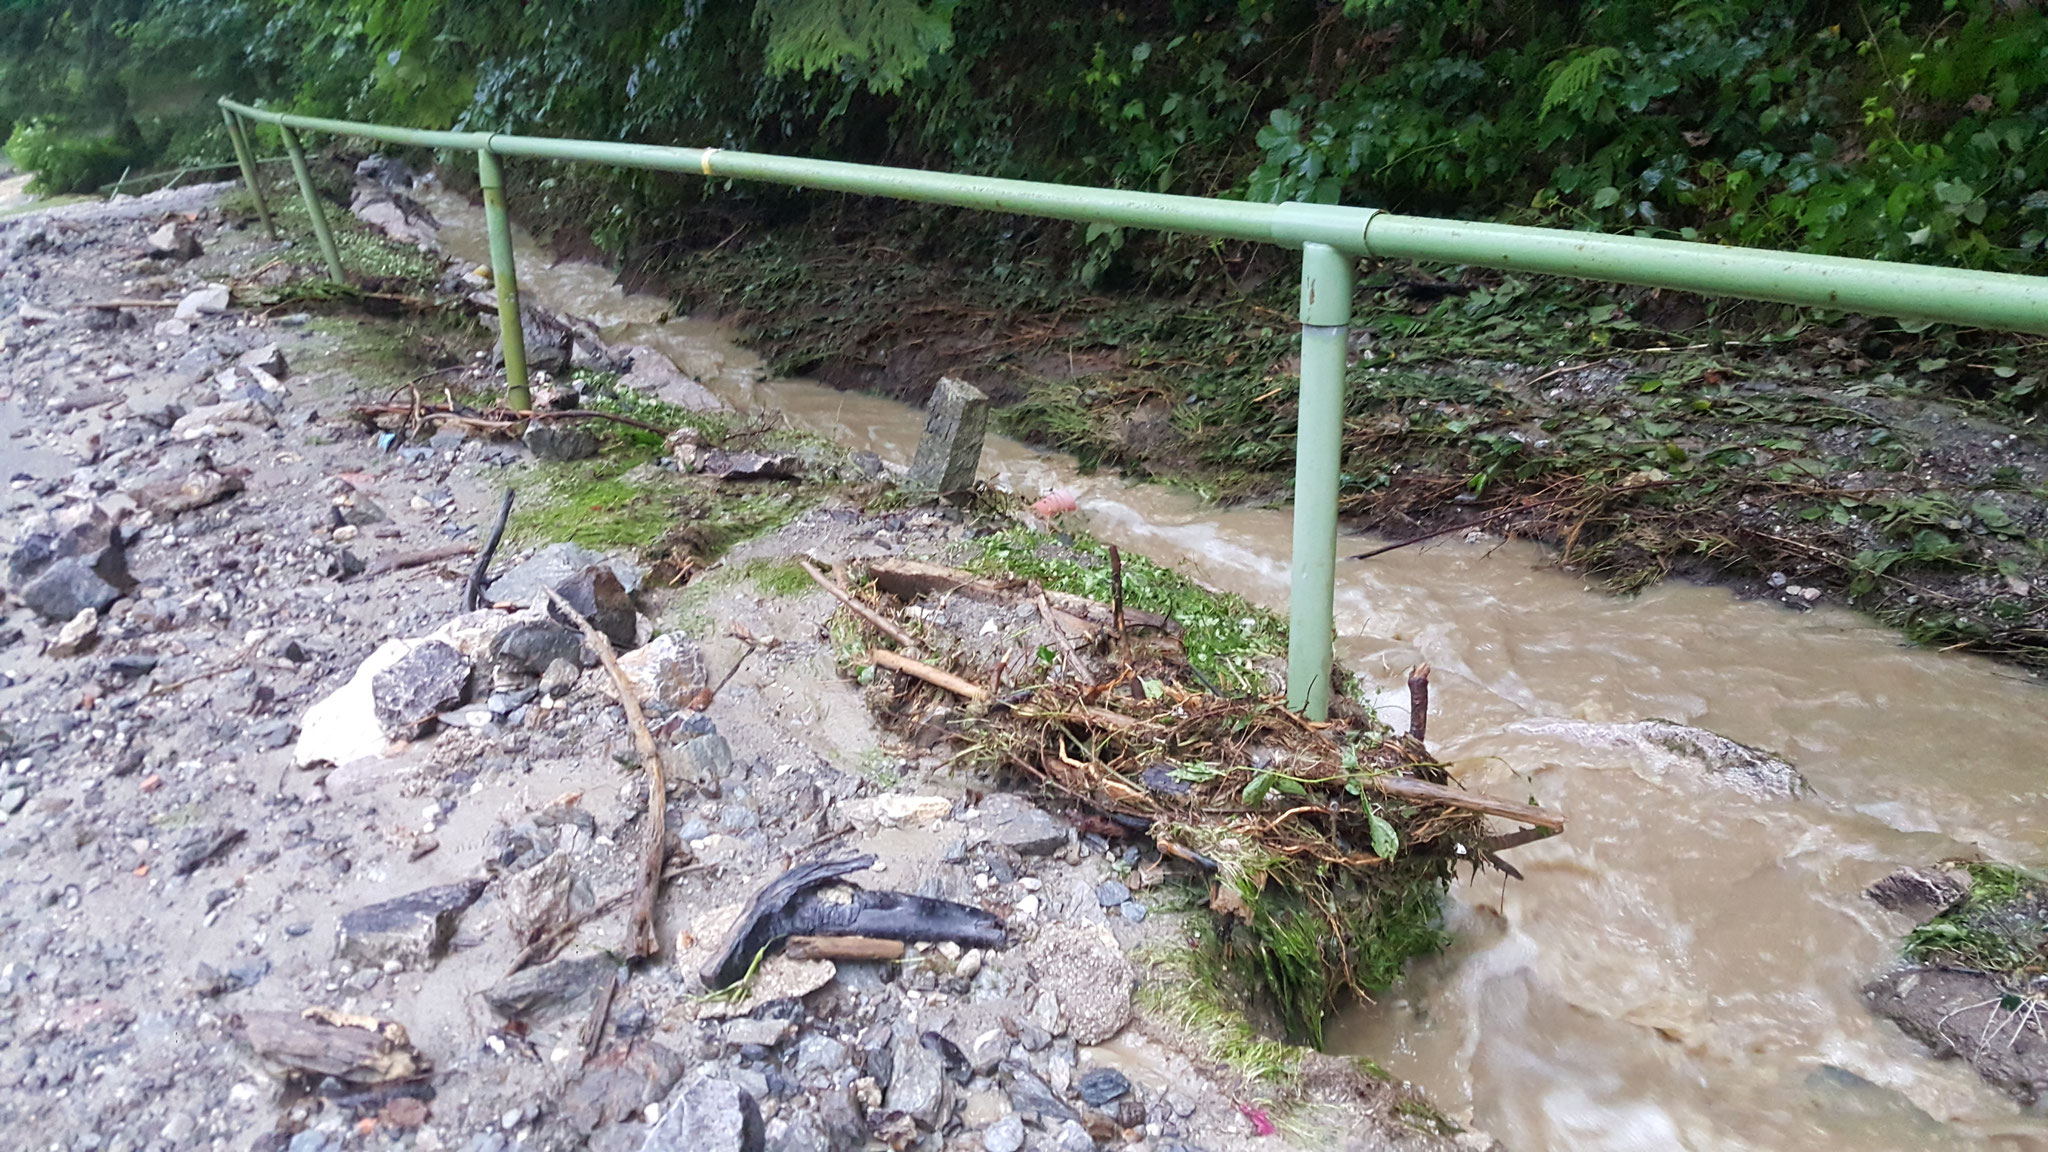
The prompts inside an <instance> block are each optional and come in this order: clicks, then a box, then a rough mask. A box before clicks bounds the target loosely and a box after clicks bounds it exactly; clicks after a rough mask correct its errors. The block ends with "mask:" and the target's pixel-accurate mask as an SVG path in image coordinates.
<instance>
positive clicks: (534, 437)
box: [520, 420, 598, 460]
mask: <svg viewBox="0 0 2048 1152" xmlns="http://www.w3.org/2000/svg"><path fill="white" fill-rule="evenodd" d="M520 439H521V440H523V441H525V443H526V448H527V451H529V452H532V453H533V454H534V456H536V457H538V458H539V459H542V460H587V459H589V458H590V457H592V456H595V455H597V449H598V443H597V435H596V434H595V433H593V432H591V431H590V430H589V429H587V428H584V427H582V426H580V425H577V424H573V423H571V422H569V421H567V420H535V421H533V422H532V423H530V424H528V425H527V426H526V435H524V436H522V437H520Z"/></svg>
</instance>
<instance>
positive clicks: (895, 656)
mask: <svg viewBox="0 0 2048 1152" xmlns="http://www.w3.org/2000/svg"><path fill="white" fill-rule="evenodd" d="M868 662H869V663H870V664H874V665H877V666H879V667H882V668H887V669H890V670H891V671H894V672H901V673H903V674H904V675H905V676H915V677H917V678H918V679H919V680H922V681H924V682H925V683H927V684H931V685H935V686H937V687H940V688H944V689H945V690H946V691H948V692H951V693H952V694H953V695H955V696H961V697H965V698H966V699H969V700H986V699H988V689H986V688H983V687H981V686H980V685H977V684H974V683H972V682H971V681H968V680H963V679H961V678H960V677H958V676H955V675H953V674H952V673H951V672H948V671H946V670H945V669H943V668H934V667H932V666H931V665H929V664H927V663H925V662H924V661H922V660H913V659H911V658H910V657H908V656H905V655H904V654H903V653H901V652H891V651H888V650H887V649H884V648H872V649H869V650H868Z"/></svg>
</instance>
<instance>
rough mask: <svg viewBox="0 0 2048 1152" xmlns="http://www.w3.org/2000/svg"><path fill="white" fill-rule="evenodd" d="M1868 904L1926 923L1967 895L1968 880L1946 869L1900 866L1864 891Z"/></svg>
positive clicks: (1966, 897)
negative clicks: (1868, 900)
mask: <svg viewBox="0 0 2048 1152" xmlns="http://www.w3.org/2000/svg"><path fill="white" fill-rule="evenodd" d="M1863 894H1864V895H1865V896H1866V897H1868V898H1869V899H1870V901H1871V903H1873V904H1876V905H1877V906H1878V907H1879V908H1883V909H1884V910H1886V911H1887V912H1897V913H1899V914H1901V915H1904V916H1909V917H1911V918H1912V920H1913V922H1914V923H1915V924H1925V923H1927V922H1928V921H1929V920H1932V919H1934V918H1935V917H1936V916H1939V915H1941V914H1942V913H1944V912H1946V911H1948V910H1949V909H1951V908H1954V907H1955V906H1956V905H1958V904H1961V903H1962V902H1963V901H1964V900H1967V899H1969V896H1970V879H1969V877H1968V876H1967V875H1962V874H1959V873H1957V872H1954V871H1950V870H1948V869H1935V868H1901V869H1899V870H1898V871H1896V872H1894V873H1892V874H1891V875H1889V876H1887V877H1885V878H1884V879H1882V880H1879V881H1878V882H1877V883H1875V884H1872V885H1871V886H1870V887H1868V888H1866V889H1864V890H1863Z"/></svg>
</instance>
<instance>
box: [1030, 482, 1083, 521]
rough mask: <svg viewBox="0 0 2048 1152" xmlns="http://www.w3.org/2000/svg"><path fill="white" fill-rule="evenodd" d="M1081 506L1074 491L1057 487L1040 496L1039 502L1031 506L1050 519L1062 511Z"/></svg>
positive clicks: (1033, 509) (1070, 510) (1069, 510)
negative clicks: (1076, 500)
mask: <svg viewBox="0 0 2048 1152" xmlns="http://www.w3.org/2000/svg"><path fill="white" fill-rule="evenodd" d="M1080 506H1081V505H1080V504H1078V503H1076V502H1075V500H1074V494H1073V493H1072V492H1069V491H1067V490H1066V489H1065V488H1055V489H1053V490H1052V491H1050V492H1047V493H1046V494H1045V495H1043V496H1040V497H1039V498H1038V502H1037V503H1035V504H1033V505H1032V506H1031V510H1032V511H1033V512H1036V513H1038V514H1039V515H1040V516H1043V517H1045V518H1046V519H1047V520H1050V519H1052V518H1053V517H1055V516H1057V515H1059V514H1060V513H1062V512H1072V511H1074V510H1075V509H1077V508H1079V507H1080Z"/></svg>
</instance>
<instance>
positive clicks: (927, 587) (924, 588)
mask: <svg viewBox="0 0 2048 1152" xmlns="http://www.w3.org/2000/svg"><path fill="white" fill-rule="evenodd" d="M868 575H869V576H871V577H873V578H874V581H875V587H877V588H880V589H881V590H882V591H883V592H886V593H888V594H889V595H891V596H894V597H896V598H897V599H898V600H905V601H909V600H915V599H917V598H918V597H919V596H950V595H954V594H956V593H957V594H959V595H962V596H972V597H974V598H976V599H978V600H997V601H1002V602H1004V603H1015V602H1017V601H1021V600H1028V599H1029V598H1030V597H1031V596H1032V595H1034V590H1033V585H1032V584H1031V582H1030V581H1028V580H1017V579H1006V580H990V579H984V578H983V577H980V576H976V575H975V574H974V573H972V572H969V571H967V570H965V569H963V568H948V567H946V566H945V565H943V564H927V563H925V562H924V561H922V560H903V559H897V558H894V557H891V558H886V559H881V560H875V561H872V562H870V563H869V564H868ZM1035 594H1036V595H1041V596H1043V597H1045V600H1046V602H1047V603H1048V604H1051V605H1052V606H1053V607H1054V608H1056V609H1058V610H1059V611H1060V613H1061V614H1063V615H1065V616H1069V617H1071V618H1073V620H1074V621H1075V622H1077V623H1081V624H1093V625H1095V626H1096V627H1098V628H1108V627H1112V626H1113V625H1114V624H1115V622H1116V610H1115V608H1114V607H1113V606H1111V605H1108V604H1104V603H1102V602H1101V601H1099V600H1090V599H1089V598H1088V597H1086V596H1076V595H1074V594H1073V593H1071V592H1058V591H1054V590H1053V589H1050V588H1042V589H1037V590H1036V593H1035ZM1124 623H1125V624H1126V625H1128V626H1130V627H1133V628H1153V629H1157V630H1159V631H1162V632H1166V633H1169V634H1171V633H1175V632H1178V631H1180V627H1179V625H1177V624H1175V623H1174V622H1173V621H1172V620H1170V619H1168V618H1167V617H1165V616H1161V615H1160V614H1159V613H1157V612H1145V611H1142V610H1140V609H1137V608H1133V607H1131V606H1129V605H1125V606H1124Z"/></svg>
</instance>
